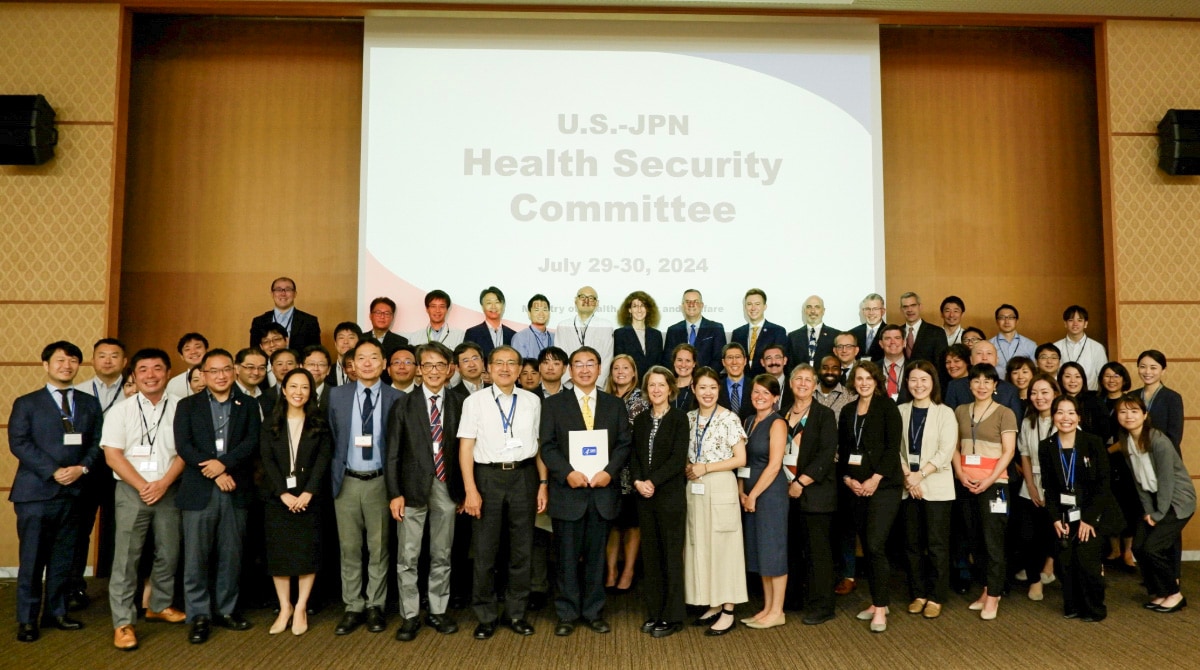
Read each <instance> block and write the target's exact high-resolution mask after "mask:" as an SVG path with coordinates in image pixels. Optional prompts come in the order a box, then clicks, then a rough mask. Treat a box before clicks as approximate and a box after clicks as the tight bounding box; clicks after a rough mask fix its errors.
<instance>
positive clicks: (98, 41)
mask: <svg viewBox="0 0 1200 670" xmlns="http://www.w3.org/2000/svg"><path fill="white" fill-rule="evenodd" d="M120 28H121V9H120V7H119V6H118V5H115V4H113V5H99V4H97V5H70V4H61V5H60V4H44V3H19V4H0V44H2V45H4V46H3V53H4V57H3V63H4V65H3V67H0V93H18V94H29V93H41V94H42V95H44V96H46V100H47V101H49V102H50V105H51V106H52V107H54V111H55V112H56V113H57V118H58V120H59V121H109V122H111V121H113V120H114V119H115V116H116V111H115V110H116V81H117V60H118V56H119V54H118V45H119V39H118V36H119V32H120Z"/></svg>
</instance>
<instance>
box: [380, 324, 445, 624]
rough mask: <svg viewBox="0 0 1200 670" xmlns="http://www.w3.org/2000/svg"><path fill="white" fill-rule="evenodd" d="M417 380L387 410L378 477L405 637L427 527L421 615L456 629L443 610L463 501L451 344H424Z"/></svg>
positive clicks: (414, 613) (417, 608) (417, 598)
mask: <svg viewBox="0 0 1200 670" xmlns="http://www.w3.org/2000/svg"><path fill="white" fill-rule="evenodd" d="M417 355H418V356H419V357H420V361H421V385H420V386H419V387H417V388H415V389H413V390H412V392H410V393H408V394H406V395H404V396H403V397H402V398H401V399H400V400H399V401H397V402H396V406H395V407H394V408H393V409H392V415H391V418H390V419H389V422H388V431H387V434H388V436H387V440H388V445H387V464H386V466H385V469H384V479H385V481H386V483H387V494H388V499H389V500H390V501H391V502H390V503H389V507H390V509H391V514H392V519H394V520H395V521H396V522H397V524H398V528H397V531H398V534H399V540H400V542H399V552H400V555H399V556H397V557H396V572H397V574H398V575H399V582H400V615H401V616H402V617H404V622H403V623H402V624H400V629H399V630H397V631H396V639H397V640H400V641H402V642H409V641H411V640H413V639H415V638H416V636H417V631H418V630H420V628H421V620H420V617H419V615H420V614H421V593H420V591H419V588H418V580H417V566H418V564H419V563H420V559H421V543H422V539H423V538H424V535H425V529H426V527H428V528H429V586H428V591H427V597H428V599H429V614H428V616H427V617H426V619H425V622H426V623H428V624H429V626H430V627H431V628H433V629H434V630H436V631H437V632H439V633H443V634H449V633H453V632H455V631H457V630H458V623H457V622H455V621H454V617H452V616H450V614H449V613H447V612H446V607H447V605H448V604H449V601H450V549H451V547H452V546H453V545H454V520H455V513H456V508H457V506H458V505H460V504H462V501H463V483H462V474H461V473H460V472H459V465H458V419H459V414H460V412H461V406H462V404H461V401H460V400H459V398H458V397H457V396H455V395H454V394H452V393H447V391H448V389H447V388H446V386H445V384H446V380H447V379H449V378H450V357H451V355H452V354H451V353H450V350H449V349H447V348H446V345H444V344H442V343H441V342H430V343H428V344H422V345H421V346H420V347H419V348H418V350H417Z"/></svg>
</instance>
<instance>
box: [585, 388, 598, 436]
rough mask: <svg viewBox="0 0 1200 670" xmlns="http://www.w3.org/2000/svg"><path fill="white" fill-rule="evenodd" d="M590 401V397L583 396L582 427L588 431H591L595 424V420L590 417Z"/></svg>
mask: <svg viewBox="0 0 1200 670" xmlns="http://www.w3.org/2000/svg"><path fill="white" fill-rule="evenodd" d="M590 400H591V397H590V396H586V395H585V396H583V425H584V426H586V427H587V429H588V430H591V429H592V426H594V425H595V422H596V419H595V418H594V417H593V416H592V408H591V406H590V405H589V402H588V401H590Z"/></svg>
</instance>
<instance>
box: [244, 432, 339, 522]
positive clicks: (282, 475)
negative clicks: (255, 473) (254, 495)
mask: <svg viewBox="0 0 1200 670" xmlns="http://www.w3.org/2000/svg"><path fill="white" fill-rule="evenodd" d="M258 443H259V453H260V455H261V456H262V464H263V488H265V489H267V492H268V493H269V494H270V496H271V500H273V501H276V502H278V501H279V496H281V495H283V494H284V493H289V492H290V493H292V494H293V495H300V494H301V493H304V492H308V493H311V494H312V496H313V498H314V499H316V498H317V497H318V496H320V495H321V486H322V483H323V482H324V480H325V475H326V473H328V472H329V462H330V461H331V460H332V459H333V442H332V438H331V436H330V434H329V428H328V426H327V425H326V424H325V422H324V421H323V420H322V421H321V422H319V423H318V424H317V427H316V429H315V430H314V429H313V421H312V420H307V421H305V422H304V432H303V433H302V434H301V435H300V445H299V446H298V447H297V448H296V471H295V472H296V485H295V486H293V487H291V488H288V486H287V478H288V474H289V469H288V468H289V467H290V466H291V445H290V444H289V443H288V434H287V431H284V432H282V433H280V434H279V435H276V434H275V433H274V431H272V430H271V428H270V427H269V426H268V425H266V424H263V426H262V432H261V434H260V435H259V440H258Z"/></svg>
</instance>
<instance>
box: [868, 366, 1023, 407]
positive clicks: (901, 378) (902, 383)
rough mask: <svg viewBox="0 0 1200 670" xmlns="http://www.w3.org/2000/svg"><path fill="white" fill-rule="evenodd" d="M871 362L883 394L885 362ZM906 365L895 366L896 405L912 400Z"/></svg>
mask: <svg viewBox="0 0 1200 670" xmlns="http://www.w3.org/2000/svg"><path fill="white" fill-rule="evenodd" d="M871 362H872V363H874V364H875V365H878V366H879V370H880V371H881V372H883V381H884V386H883V392H884V393H887V373H888V371H887V365H888V363H887V361H885V360H884V359H883V357H882V356H880V357H879V358H876V359H872V360H871ZM908 363H909V359H907V358H906V359H904V363H901V364H897V366H896V378H897V384H898V388H899V391H900V395H898V396H896V400H895V403H896V404H897V405H899V404H901V403H906V402H908V401H910V400H912V393H909V391H908V374H907V373H906V372H905V368H907V367H908ZM853 385H854V381H853V380H851V381H850V384H849V385H847V386H846V388H851V387H852V386H853ZM888 397H891V396H888ZM1018 416H1020V415H1018Z"/></svg>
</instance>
